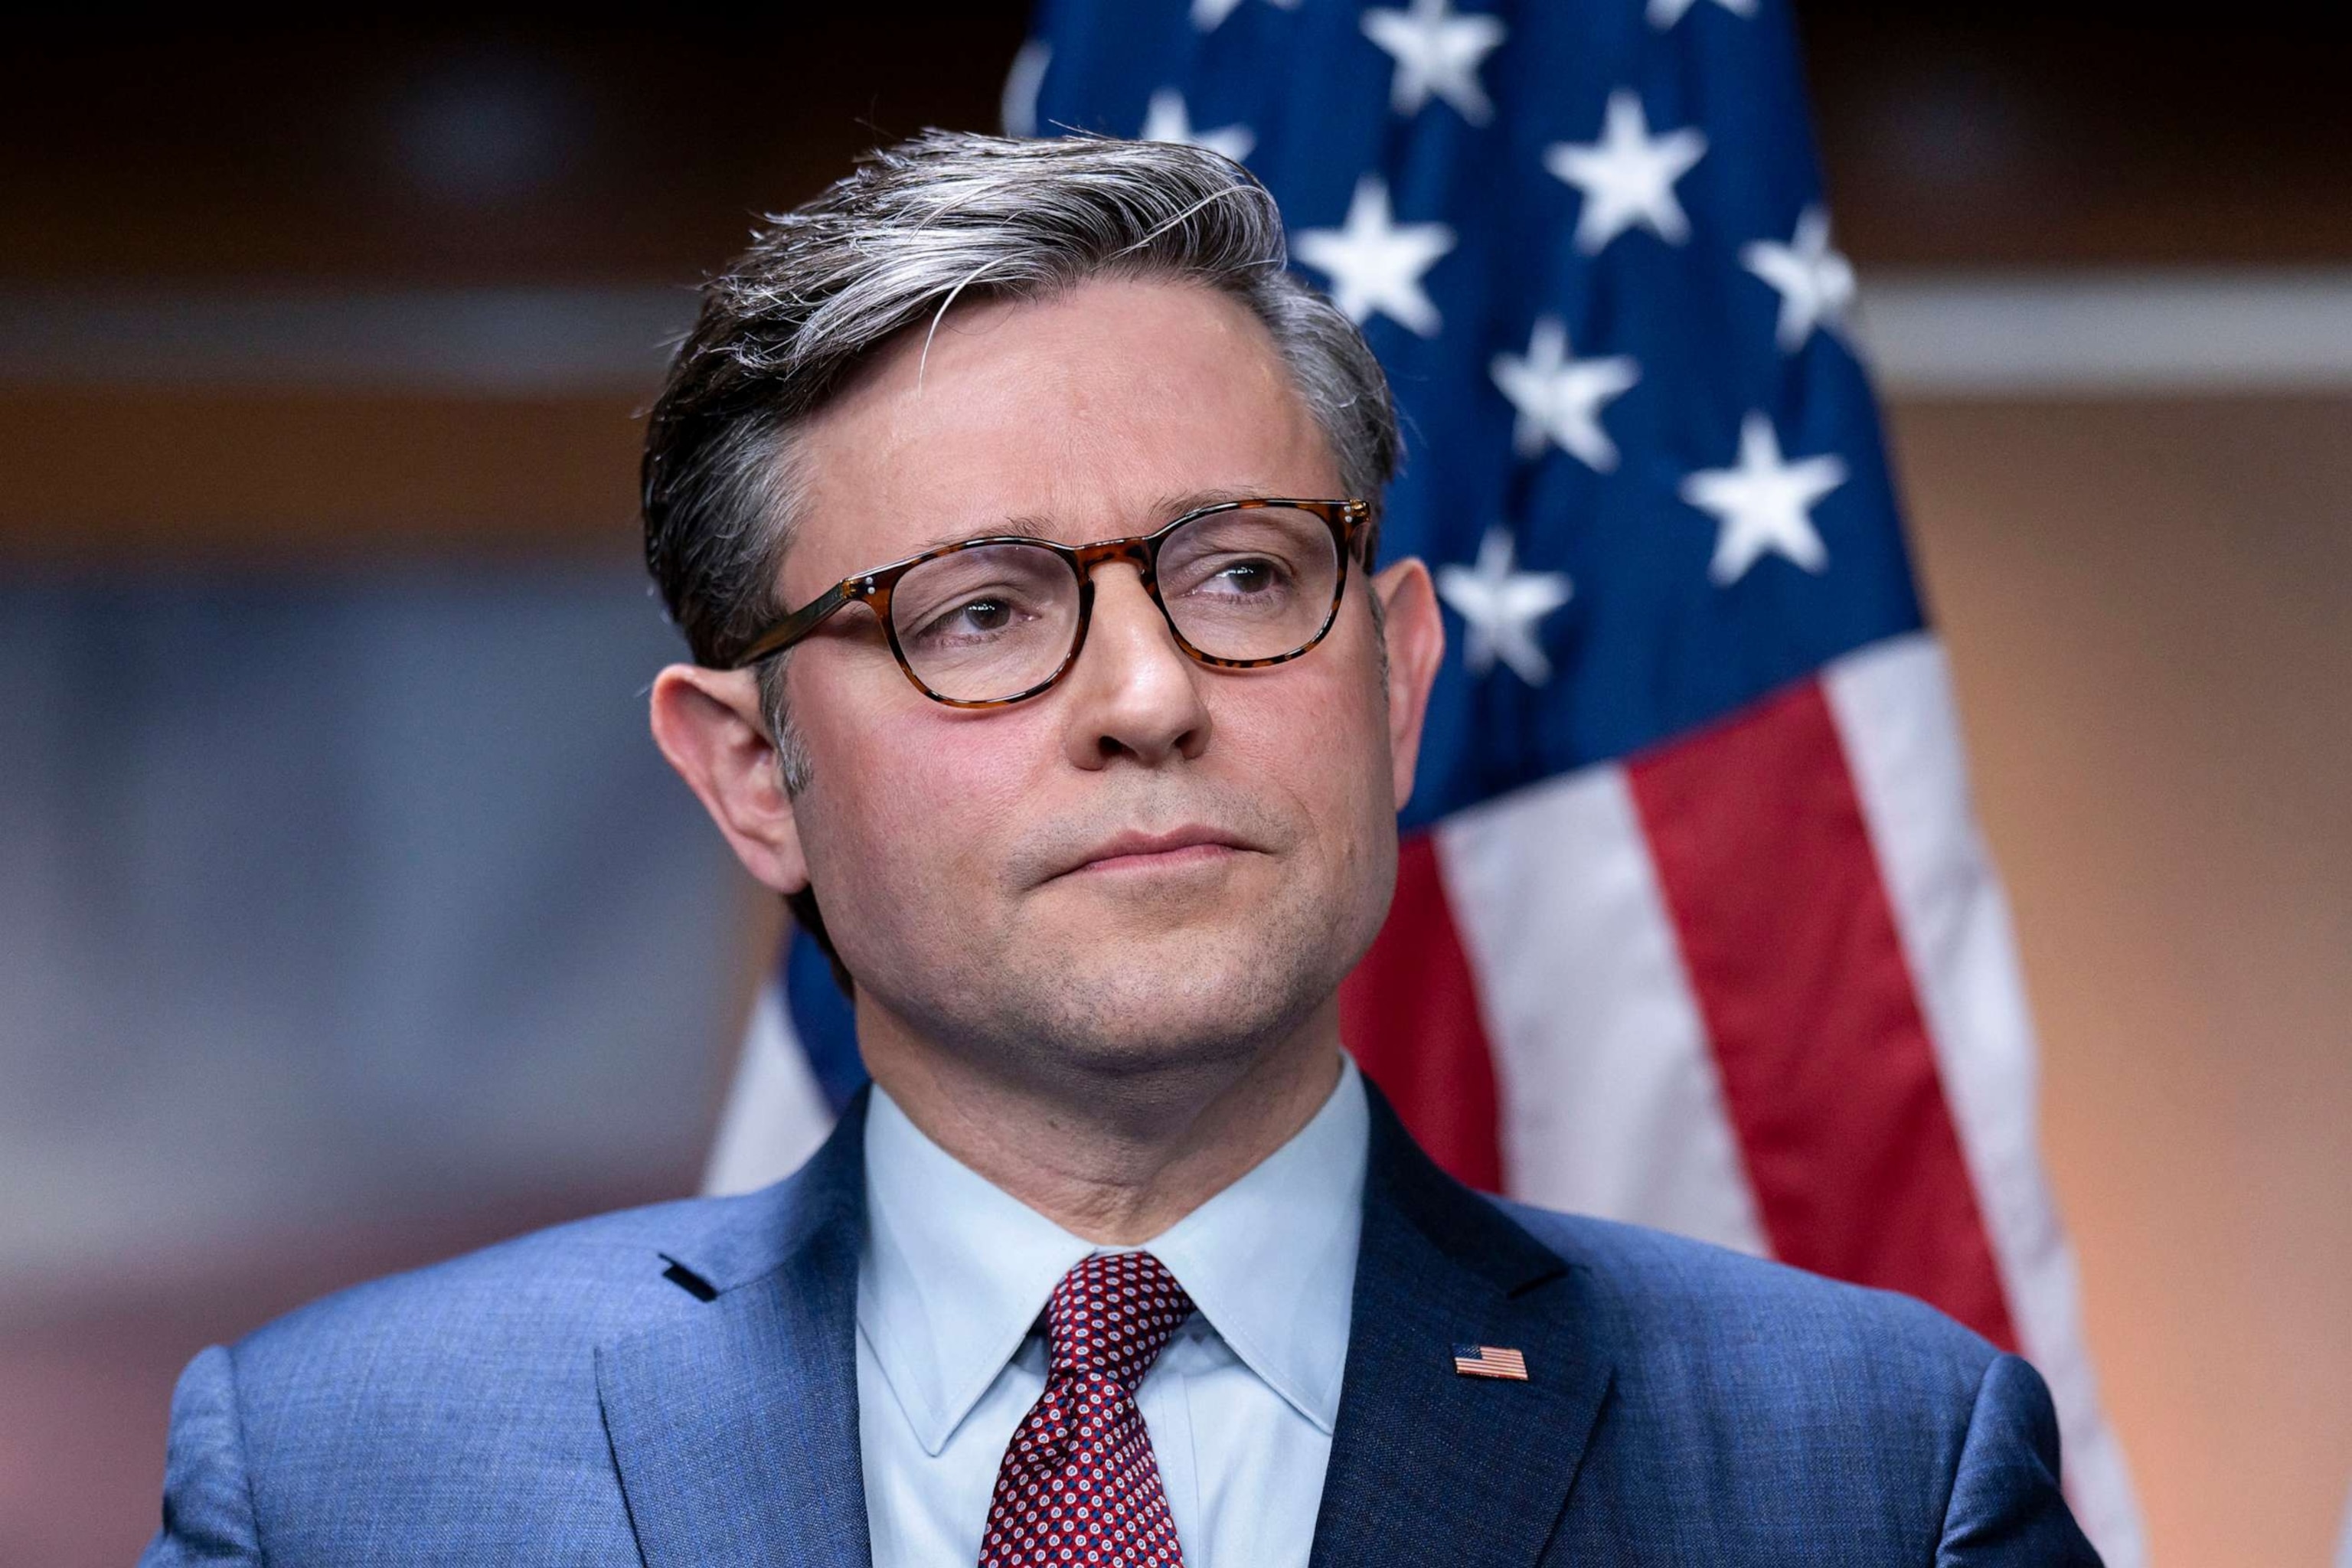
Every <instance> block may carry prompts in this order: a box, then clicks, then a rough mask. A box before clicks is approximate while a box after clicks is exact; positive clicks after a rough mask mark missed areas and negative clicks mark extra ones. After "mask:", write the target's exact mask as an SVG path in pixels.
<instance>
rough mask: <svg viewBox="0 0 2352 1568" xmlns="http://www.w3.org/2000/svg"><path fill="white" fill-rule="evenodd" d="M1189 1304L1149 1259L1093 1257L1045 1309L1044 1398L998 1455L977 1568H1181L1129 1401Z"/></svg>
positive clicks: (1140, 1255)
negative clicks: (1069, 1566) (1071, 1567)
mask: <svg viewBox="0 0 2352 1568" xmlns="http://www.w3.org/2000/svg"><path fill="white" fill-rule="evenodd" d="M1190 1316H1192V1298H1191V1297H1190V1296H1187V1295H1185V1294H1184V1288H1183V1287H1182V1286H1181V1285H1179V1284H1177V1283H1176V1277H1175V1276H1174V1275H1172V1274H1171V1273H1169V1272H1168V1266H1167V1265H1166V1264H1164V1263H1162V1262H1160V1259H1158V1258H1154V1257H1152V1256H1151V1254H1150V1253H1148V1252H1097V1253H1096V1254H1095V1255H1094V1256H1093V1257H1091V1258H1087V1259H1086V1260H1085V1261H1084V1262H1082V1263H1080V1264H1079V1265H1078V1266H1077V1267H1076V1268H1073V1269H1071V1270H1070V1271H1069V1272H1068V1273H1067V1274H1065V1275H1063V1276H1062V1282H1061V1283H1060V1284H1058V1285H1056V1286H1055V1287H1054V1297H1053V1300H1050V1301H1048V1302H1047V1303H1046V1304H1045V1334H1046V1343H1047V1346H1048V1350H1049V1352H1050V1356H1051V1363H1050V1365H1049V1366H1048V1369H1047V1371H1046V1373H1045V1393H1043V1394H1039V1395H1038V1396H1037V1403H1036V1404H1035V1405H1032V1406H1030V1409H1029V1414H1028V1415H1027V1416H1026V1417H1025V1418H1024V1420H1023V1421H1022V1423H1021V1425H1020V1426H1019V1427H1018V1428H1017V1429H1016V1430H1015V1431H1014V1432H1013V1441H1012V1442H1010V1443H1008V1444H1007V1445H1005V1448H1004V1463H1003V1465H1001V1466H999V1467H998V1468H997V1471H996V1496H995V1498H994V1499H993V1500H992V1501H991V1502H990V1503H989V1505H988V1531H987V1533H986V1534H985V1535H983V1536H982V1539H981V1543H980V1568H1029V1565H1031V1564H1045V1565H1046V1568H1053V1565H1055V1564H1058V1563H1076V1564H1079V1565H1081V1568H1087V1565H1093V1568H1114V1565H1118V1568H1125V1565H1127V1564H1137V1565H1139V1568H1183V1563H1184V1552H1183V1549H1182V1548H1181V1547H1180V1546H1178V1545H1177V1543H1176V1521H1175V1520H1173V1519H1172V1518H1171V1517H1170V1516H1169V1512H1168V1494H1167V1493H1166V1492H1165V1491H1163V1490H1162V1489H1160V1465H1159V1463H1158V1461H1157V1460H1155V1459H1154V1458H1152V1456H1151V1435H1150V1433H1148V1432H1146V1431H1145V1430H1144V1429H1143V1412H1141V1411H1140V1410H1138V1409H1137V1408H1136V1407H1135V1391H1136V1388H1137V1387H1138V1386H1139V1384H1141V1383H1142V1382H1143V1374H1144V1373H1147V1372H1150V1370H1151V1363H1153V1362H1154V1361H1157V1360H1158V1359H1159V1357H1160V1348H1161V1347H1162V1346H1164V1345H1166V1344H1167V1342H1168V1338H1169V1336H1170V1335H1171V1334H1173V1333H1174V1332H1175V1331H1176V1330H1177V1328H1178V1326H1179V1325H1180V1324H1181V1323H1182V1322H1183V1321H1184V1320H1185V1319H1186V1318H1188V1317H1190Z"/></svg>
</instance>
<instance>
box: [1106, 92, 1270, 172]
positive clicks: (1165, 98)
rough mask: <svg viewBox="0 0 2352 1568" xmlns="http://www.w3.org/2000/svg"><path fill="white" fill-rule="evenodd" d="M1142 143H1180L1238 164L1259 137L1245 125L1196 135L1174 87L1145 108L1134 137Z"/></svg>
mask: <svg viewBox="0 0 2352 1568" xmlns="http://www.w3.org/2000/svg"><path fill="white" fill-rule="evenodd" d="M1135 139H1136V140H1137V141H1139V142H1182V143H1183V144H1184V145H1186V146H1188V147H1200V148H1204V149H1206V150H1207V151H1209V152H1211V153H1220V154H1222V155H1223V156H1224V157H1227V158H1231V159H1232V160H1233V161H1234V163H1240V162H1241V161H1242V160H1243V159H1244V158H1246V157H1248V156H1249V152H1250V149H1251V148H1252V147H1255V146H1256V145H1257V136H1256V134H1255V132H1252V131H1251V130H1250V128H1249V127H1248V126H1246V125H1228V126H1225V127H1224V128H1223V130H1219V131H1195V130H1193V129H1192V116H1191V115H1190V114H1187V113H1186V112H1185V111H1184V95H1183V94H1182V93H1181V92H1178V91H1177V90H1176V89H1174V88H1172V87H1163V88H1161V89H1160V90H1159V91H1158V92H1155V93H1153V94H1152V95H1151V101H1150V103H1149V104H1147V105H1146V106H1145V107H1144V110H1143V129H1142V130H1140V131H1139V132H1136V133H1135Z"/></svg>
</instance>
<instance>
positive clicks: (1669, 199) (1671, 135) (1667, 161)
mask: <svg viewBox="0 0 2352 1568" xmlns="http://www.w3.org/2000/svg"><path fill="white" fill-rule="evenodd" d="M1704 156H1706V136H1705V135H1704V134H1703V133H1701V132H1698V131H1697V130H1696V129H1694V128H1692V127H1690V126H1685V127H1683V129H1681V130H1679V131H1669V132H1666V133H1665V134H1664V135H1663V136H1656V137H1654V136H1652V135H1651V134H1650V121H1649V117H1648V116H1647V115H1645V114H1643V112H1642V100H1641V98H1640V97H1639V96H1638V95H1637V94H1635V93H1634V92H1633V90H1632V89H1630V88H1622V87H1621V88H1619V89H1617V90H1616V91H1614V92H1612V93H1611V94H1610V95H1609V107H1608V109H1607V110H1606V111H1605V112H1604V114H1603V117H1602V120H1601V140H1600V141H1598V142H1553V143H1552V144H1551V146H1549V148H1547V149H1545V151H1544V167H1545V168H1547V169H1549V170H1550V171H1551V172H1552V173H1553V174H1557V175H1559V177H1560V178H1561V179H1563V180H1566V181H1567V182H1568V183H1569V184H1571V185H1574V186H1575V187H1576V188H1577V189H1578V190H1580V191H1582V192H1583V193H1584V210H1583V211H1582V212H1581V213H1580V214H1578V215H1577V219H1576V244H1577V248H1579V249H1580V250H1583V251H1587V252H1590V253H1596V254H1597V253H1598V252H1599V251H1600V250H1601V247H1603V246H1606V245H1607V244H1608V243H1609V242H1610V241H1611V240H1612V239H1614V238H1616V237H1618V236H1619V235H1621V234H1622V233H1624V232H1625V231H1626V230H1627V229H1629V228H1631V227H1633V226H1634V225H1635V224H1637V223H1638V224H1640V225H1642V226H1643V227H1645V228H1647V229H1649V231H1650V232H1651V233H1653V234H1654V235H1656V236H1657V237H1659V238H1660V239H1663V240H1664V241H1665V242H1666V243H1667V244H1669V245H1680V244H1682V243H1683V241H1685V240H1686V239H1688V238H1689V237H1690V218H1689V217H1688V216H1686V215H1685V213H1684V212H1683V204H1682V202H1681V201H1680V199H1678V198H1677V197H1676V196H1675V181H1676V180H1679V179H1681V178H1682V177H1683V176H1684V175H1685V174H1689V173H1690V168H1691V165H1692V164H1694V163H1697V162H1698V161H1699V159H1701V158H1702V157H1704Z"/></svg>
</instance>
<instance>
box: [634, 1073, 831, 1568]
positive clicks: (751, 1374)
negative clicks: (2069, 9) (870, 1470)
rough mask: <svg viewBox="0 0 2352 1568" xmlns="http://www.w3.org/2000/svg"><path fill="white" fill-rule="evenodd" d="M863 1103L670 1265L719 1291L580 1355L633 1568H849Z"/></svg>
mask: <svg viewBox="0 0 2352 1568" xmlns="http://www.w3.org/2000/svg"><path fill="white" fill-rule="evenodd" d="M865 1123H866V1117H865V1097H864V1096H863V1095H860V1096H859V1098H858V1099H857V1100H856V1101H854V1102H853V1103H852V1105H851V1107H850V1108H849V1110H847V1111H846V1112H845V1113H844V1115H843V1116H842V1119H841V1122H840V1125H839V1126H837V1127H836V1128H835V1130H834V1132H833V1135H832V1136H831V1137H830V1138H829V1139H827V1140H826V1142H825V1144H824V1148H823V1149H821V1150H819V1151H818V1152H817V1154H816V1155H815V1157H814V1158H813V1159H812V1160H811V1161H810V1162H809V1163H808V1164H807V1165H806V1166H805V1167H803V1170H802V1171H801V1173H799V1174H798V1175H796V1176H794V1177H793V1179H792V1180H791V1181H790V1182H789V1183H787V1184H784V1185H783V1186H782V1187H780V1188H777V1189H774V1190H773V1192H772V1194H766V1195H763V1197H762V1198H761V1199H758V1200H742V1201H743V1202H745V1203H746V1204H747V1205H749V1206H748V1208H747V1210H746V1220H745V1223H744V1224H742V1225H741V1226H739V1227H736V1228H732V1229H730V1230H728V1231H726V1232H723V1233H722V1234H720V1235H718V1236H716V1237H712V1238H710V1239H709V1242H708V1244H707V1245H706V1247H704V1248H703V1249H702V1250H700V1251H698V1252H696V1253H694V1254H693V1255H691V1256H683V1255H681V1256H678V1257H676V1258H674V1261H676V1262H677V1263H678V1264H679V1265H680V1266H681V1267H683V1268H685V1269H686V1270H687V1271H688V1274H689V1275H690V1276H692V1277H693V1278H695V1279H697V1281H698V1282H700V1283H707V1285H708V1287H709V1289H713V1290H715V1291H716V1292H717V1293H716V1295H715V1296H714V1297H713V1298H712V1299H711V1300H709V1301H708V1302H706V1303H704V1304H703V1305H702V1306H701V1307H699V1308H698V1309H697V1310H694V1311H693V1312H691V1313H690V1314H689V1315H688V1317H686V1318H685V1319H684V1320H683V1321H680V1322H677V1323H675V1324H671V1325H669V1326H667V1327H665V1328H662V1329H658V1330H656V1331H652V1332H649V1333H646V1334H641V1335H637V1336H635V1337H633V1338H629V1339H625V1340H621V1341H618V1342H614V1343H612V1344H608V1345H605V1346H604V1347H602V1348H601V1349H599V1351H598V1352H597V1354H596V1382H597V1390H598V1393H599V1394H600V1396H601V1397H602V1399H603V1401H604V1426H605V1431H606V1433H607V1434H608V1435H609V1436H610V1438H611V1440H612V1445H613V1458H614V1464H615V1465H616V1466H617V1468H619V1470H620V1473H621V1486H622V1490H623V1492H624V1494H625V1496H626V1498H627V1500H628V1508H629V1519H630V1522H631V1523H632V1524H633V1525H634V1526H635V1530H636V1533H637V1546H638V1550H639V1551H640V1552H642V1553H643V1555H644V1558H645V1561H646V1568H667V1565H670V1564H684V1563H793V1564H810V1565H812V1568H820V1565H821V1568H864V1565H865V1564H866V1563H867V1562H868V1560H869V1557H870V1547H869V1545H868V1542H867V1537H866V1493H865V1481H864V1476H863V1471H862V1467H861V1465H860V1461H859V1450H858V1438H857V1359H856V1357H857V1341H856V1320H857V1257H858V1249H859V1247H860V1246H861V1244H862V1241H863V1238H864V1235H865V1228H866V1198H865V1191H866V1179H865V1165H864V1151H865V1137H864V1133H865Z"/></svg>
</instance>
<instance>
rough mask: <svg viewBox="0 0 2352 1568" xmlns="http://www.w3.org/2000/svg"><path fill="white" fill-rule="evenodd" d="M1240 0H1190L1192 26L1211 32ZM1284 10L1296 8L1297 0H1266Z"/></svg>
mask: <svg viewBox="0 0 2352 1568" xmlns="http://www.w3.org/2000/svg"><path fill="white" fill-rule="evenodd" d="M1241 3H1242V0H1192V26H1195V27H1198V28H1200V29H1201V31H1202V32H1204V33H1213V32H1215V31H1216V30H1217V26H1218V25H1219V24H1220V23H1222V22H1223V21H1224V19H1225V18H1226V17H1228V16H1232V15H1233V14H1234V11H1236V10H1238V9H1239V8H1240V6H1241ZM1268 3H1269V4H1271V5H1279V6H1281V7H1282V8H1283V9H1284V10H1286V11H1296V10H1297V9H1298V0H1268Z"/></svg>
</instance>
